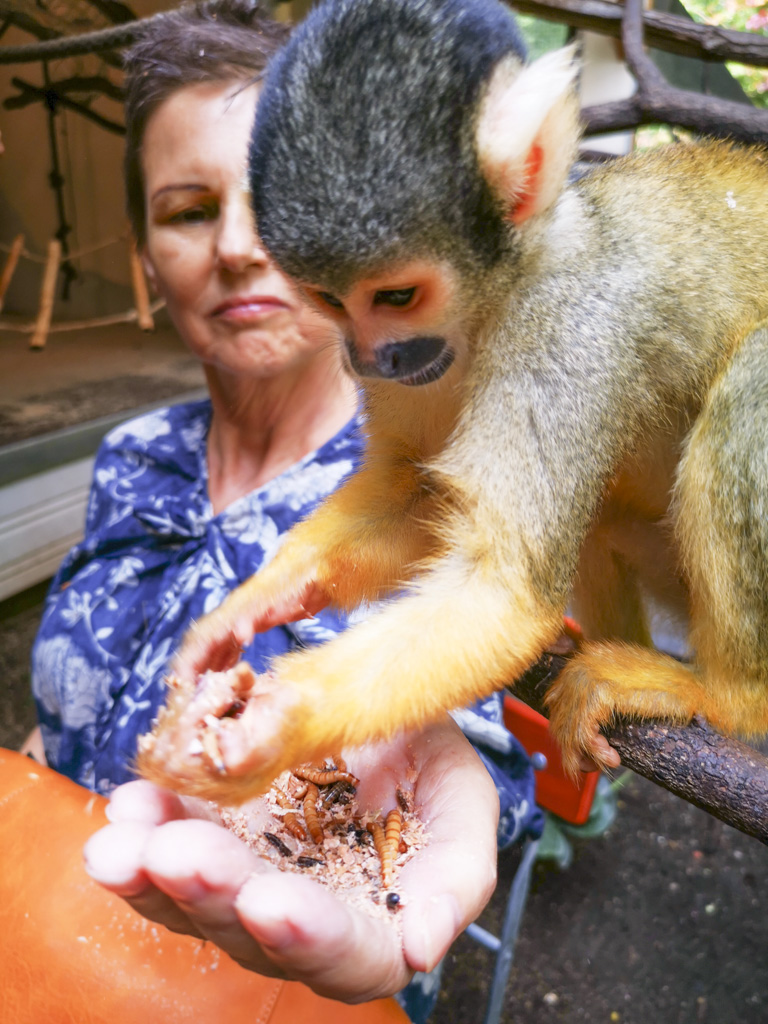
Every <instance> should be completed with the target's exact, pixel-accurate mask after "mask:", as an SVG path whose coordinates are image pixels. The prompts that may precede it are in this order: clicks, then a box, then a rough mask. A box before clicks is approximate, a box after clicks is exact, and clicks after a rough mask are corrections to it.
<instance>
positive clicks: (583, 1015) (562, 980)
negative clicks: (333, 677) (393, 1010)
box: [0, 336, 768, 1024]
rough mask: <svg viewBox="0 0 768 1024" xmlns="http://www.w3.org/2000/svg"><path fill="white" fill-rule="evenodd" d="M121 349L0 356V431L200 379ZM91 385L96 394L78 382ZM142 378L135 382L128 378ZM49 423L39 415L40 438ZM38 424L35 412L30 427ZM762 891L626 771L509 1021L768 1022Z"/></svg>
mask: <svg viewBox="0 0 768 1024" xmlns="http://www.w3.org/2000/svg"><path fill="white" fill-rule="evenodd" d="M6 340H7V339H6ZM119 341H120V338H118V339H117V341H116V342H115V345H114V347H113V348H112V349H111V356H110V367H111V369H110V370H109V372H106V371H104V370H101V371H99V368H98V366H97V365H96V362H95V361H96V359H97V356H98V352H97V350H96V347H95V346H94V347H93V348H92V350H91V351H89V352H88V354H87V357H85V358H83V359H80V358H79V357H78V356H77V355H76V349H75V343H74V342H63V341H61V342H57V343H56V344H55V345H53V344H51V348H50V353H52V354H50V353H49V352H48V351H46V352H43V353H37V354H34V355H30V356H29V357H28V358H26V357H25V356H24V355H22V354H21V352H20V350H19V349H18V346H17V344H16V342H15V341H14V342H13V345H14V351H15V353H16V354H15V356H14V360H15V362H14V360H11V362H12V363H13V364H14V365H18V366H19V367H20V369H18V370H17V372H16V375H15V381H14V382H12V383H11V384H9V383H8V381H9V376H8V373H6V372H5V370H7V369H8V365H9V364H7V360H6V356H7V353H8V348H2V349H0V353H2V358H3V360H4V363H6V364H7V365H6V366H5V369H4V373H3V374H0V425H2V424H3V422H6V423H7V422H8V417H9V416H11V415H13V416H16V417H19V416H23V418H24V419H26V420H27V421H29V416H27V415H26V414H24V413H23V410H22V411H21V412H20V411H18V410H19V409H20V403H22V400H23V399H24V397H25V395H34V396H36V397H37V396H44V404H45V405H46V406H47V408H48V409H49V410H53V412H52V413H51V415H52V416H53V419H54V420H55V417H56V412H55V410H56V409H58V410H59V415H60V416H61V417H62V419H61V420H59V421H58V422H60V423H61V424H62V425H63V423H64V422H72V416H75V420H76V421H77V420H80V419H83V418H89V417H97V416H100V415H104V414H106V413H110V412H112V411H114V403H115V401H116V400H117V398H118V397H119V399H120V401H121V403H122V402H123V401H124V400H125V396H126V395H127V394H129V393H130V389H131V386H132V383H133V385H135V384H137V383H138V385H139V393H138V394H137V395H136V398H135V401H134V402H133V405H142V404H145V403H146V402H147V401H151V400H152V399H153V398H154V397H156V396H157V397H162V396H163V395H165V394H166V393H167V392H166V391H164V390H163V391H162V395H161V394H158V393H157V388H158V385H157V384H150V382H149V380H148V379H147V378H154V379H155V380H157V379H162V380H163V381H164V383H163V384H162V385H159V387H160V388H161V390H162V389H164V388H170V389H171V392H172V391H173V386H174V380H179V378H180V377H181V378H183V380H182V381H181V386H180V387H179V389H178V390H179V391H184V390H188V389H189V388H190V387H193V386H195V384H196V383H197V380H196V379H195V376H194V372H193V368H190V367H189V365H188V361H185V358H184V356H183V353H179V351H178V350H177V349H175V348H174V346H173V344H172V343H171V342H168V341H167V339H166V340H163V341H162V346H165V348H163V352H162V353H161V354H160V355H158V354H157V353H156V352H153V351H152V346H151V345H150V343H149V342H148V341H147V340H146V339H144V338H142V336H138V337H132V338H131V339H130V340H129V341H128V342H127V348H126V346H125V345H124V346H123V348H124V349H125V350H126V351H125V352H123V354H122V355H121V354H120V353H121V351H122V349H121V348H120V345H119V344H118V342H119ZM4 344H5V341H4V339H0V345H4ZM89 344H90V343H89ZM162 346H161V347H162ZM47 357H48V358H47ZM29 360H34V363H33V364H31V363H30V362H29ZM136 362H139V363H140V365H139V367H138V371H137V369H136V367H135V365H134V364H135V363H136ZM78 363H79V370H78ZM30 367H32V369H30ZM11 368H12V367H11ZM84 368H85V373H83V370H84ZM179 371H182V372H181V373H180V374H179ZM46 374H48V375H49V376H50V378H51V379H49V380H48V381H47V382H46V380H45V377H46ZM177 374H179V376H177ZM25 375H26V376H25ZM68 375H69V377H68ZM83 376H86V377H88V378H89V379H90V380H91V381H92V383H93V386H92V387H90V388H88V387H85V388H83V380H82V377H83ZM137 376H138V377H139V381H138V382H137V381H136V380H133V382H131V381H130V380H129V379H128V378H136V377H137ZM70 378H71V379H70ZM118 378H121V379H120V380H119V382H117V380H118ZM105 379H111V381H112V383H108V384H105V383H103V382H104V380H105ZM19 380H24V381H26V384H25V385H24V387H22V386H21V385H19V383H18V382H19ZM25 387H26V390H25ZM4 388H5V392H4V391H3V389H4ZM39 400H40V402H41V403H43V397H40V399H39ZM22 404H23V403H22ZM11 405H14V406H15V407H16V409H17V412H13V410H11V408H10V406H11ZM130 405H131V403H130V402H129V403H128V405H126V408H130ZM75 409H79V410H80V412H79V414H78V415H75V413H74V412H73V410H75ZM4 417H5V419H4ZM67 417H69V418H67ZM51 422H52V419H51V418H50V417H47V418H46V419H45V429H50V424H51ZM18 423H19V420H18V418H17V424H18ZM42 423H43V417H42V416H41V417H40V420H39V421H38V422H37V423H36V425H35V427H34V428H33V429H32V431H31V432H32V433H36V432H38V431H39V428H40V426H41V425H42ZM5 440H7V438H6V439H5ZM0 443H1V442H0ZM43 593H44V588H42V587H39V588H36V590H33V591H30V592H27V593H26V594H24V595H22V596H21V597H20V598H16V599H11V600H9V601H6V602H4V603H2V604H0V678H2V679H3V680H4V681H5V685H4V687H3V689H2V691H0V745H2V746H7V747H16V746H18V744H19V743H20V742H21V740H22V739H23V737H24V736H25V734H26V733H27V732H28V730H29V729H30V728H31V726H32V725H33V724H34V711H33V708H32V704H31V701H30V698H29V695H28V694H29V677H28V658H29V648H30V645H31V643H32V639H33V637H34V633H35V629H36V625H37V620H38V617H39V613H40V601H41V600H42V597H43ZM516 863H517V854H516V853H515V852H511V853H509V854H504V855H502V861H501V865H500V881H499V887H498V889H497V892H496V895H495V896H494V898H493V900H492V901H491V904H490V905H489V908H488V909H487V911H486V913H485V914H484V916H483V918H482V919H481V923H482V924H484V925H485V926H486V927H487V928H489V929H491V930H498V928H499V926H500V915H501V913H502V911H503V907H504V903H505V899H506V891H507V889H508V887H509V883H510V879H511V876H512V873H513V872H514V869H515V866H516ZM767 882H768V849H767V848H766V847H765V846H763V845H762V844H761V843H759V842H757V841H756V840H754V839H750V838H748V837H747V836H744V835H742V834H741V833H739V832H736V831H734V830H733V829H732V828H729V827H728V826H726V825H723V824H721V823H720V822H719V821H717V820H715V819H714V818H711V817H710V816H709V815H707V814H705V813H704V812H703V811H700V810H698V809H697V808H694V807H692V806H690V805H688V804H686V803H684V802H682V801H680V800H679V799H677V798H676V797H673V796H671V795H670V794H668V793H666V792H665V791H663V790H660V789H658V788H657V787H655V786H654V785H652V784H651V783H649V782H647V781H645V780H644V779H641V778H639V777H637V776H630V777H629V781H628V782H627V784H626V785H625V786H624V787H623V789H622V790H621V796H620V801H619V812H618V816H617V818H616V821H615V822H614V824H613V825H612V826H611V827H610V829H609V831H608V832H607V833H606V834H605V835H604V836H602V837H601V838H599V839H593V840H589V841H582V842H580V843H577V845H576V855H575V858H574V861H573V863H572V865H571V866H570V867H569V868H568V869H567V870H564V871H559V870H558V869H557V868H555V867H554V866H552V865H551V864H549V863H540V864H538V865H537V867H536V869H535V872H534V880H533V887H532V891H531V895H530V898H529V901H528V906H527V908H526V913H525V917H524V920H523V925H522V931H521V934H520V939H519V942H518V946H517V951H516V956H515V965H514V967H513V970H512V975H511V979H510V984H509V987H508V993H507V999H506V1003H505V1008H504V1013H503V1015H502V1021H503V1024H513V1022H514V1024H549V1022H552V1024H555V1022H557V1024H576V1022H583V1021H586V1022H589V1024H603V1022H605V1024H613V1022H621V1024H767V1022H768V919H766V918H764V917H763V913H764V910H765V901H764V900H763V901H762V902H761V897H760V892H761V891H762V889H763V886H765V885H766V884H767ZM761 906H762V907H763V910H761V909H760V908H761ZM491 969H492V957H491V955H490V954H489V953H487V952H486V951H485V950H483V949H482V948H480V947H479V946H477V945H475V943H473V942H472V941H471V940H470V939H468V938H467V937H466V936H462V937H461V938H460V939H459V940H458V941H457V942H456V944H455V946H454V947H453V949H452V951H451V952H450V953H449V956H448V964H447V967H446V972H445V976H444V984H443V989H442V991H441V995H440V1001H439V1004H438V1008H437V1011H436V1013H435V1015H434V1017H433V1022H434V1024H479V1022H480V1021H481V1020H482V1016H483V1008H484V1004H485V995H486V990H487V984H488V980H489V977H490V973H491ZM41 1024H44V1022H41ZM296 1024H305V1022H303V1021H302V1022H298V1021H297V1022H296ZM306 1024H309V1022H306Z"/></svg>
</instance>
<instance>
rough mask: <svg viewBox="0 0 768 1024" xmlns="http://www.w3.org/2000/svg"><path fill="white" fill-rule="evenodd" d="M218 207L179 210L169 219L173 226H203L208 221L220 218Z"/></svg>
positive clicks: (191, 207)
mask: <svg viewBox="0 0 768 1024" xmlns="http://www.w3.org/2000/svg"><path fill="white" fill-rule="evenodd" d="M218 212H219V208H218V206H216V205H214V204H213V203H211V204H210V205H206V206H203V205H200V206H190V207H189V209H186V210H179V211H178V212H177V213H173V214H171V216H170V217H169V218H168V219H169V221H170V223H171V224H201V223H202V222H203V221H206V220H214V219H215V218H216V217H217V216H218Z"/></svg>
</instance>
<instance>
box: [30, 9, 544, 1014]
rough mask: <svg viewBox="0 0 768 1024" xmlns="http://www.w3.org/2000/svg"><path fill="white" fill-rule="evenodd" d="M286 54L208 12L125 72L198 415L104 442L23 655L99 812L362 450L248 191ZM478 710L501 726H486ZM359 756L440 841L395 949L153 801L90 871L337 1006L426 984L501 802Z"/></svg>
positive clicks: (171, 921) (185, 15) (466, 764)
mask: <svg viewBox="0 0 768 1024" xmlns="http://www.w3.org/2000/svg"><path fill="white" fill-rule="evenodd" d="M282 38H283V30H282V29H281V28H280V27H279V26H276V25H275V24H274V23H273V22H270V21H268V20H267V19H265V18H264V17H262V16H261V15H260V14H259V13H258V10H257V7H256V5H254V3H252V2H249V0H229V2H227V0H220V2H213V3H206V4H201V5H198V6H196V7H191V6H190V7H184V8H181V9H179V10H177V11H172V12H169V13H168V14H167V15H164V16H163V17H161V18H158V19H155V20H153V21H152V22H150V23H148V27H147V32H146V34H145V35H144V36H143V37H142V40H141V41H140V42H139V43H138V44H137V45H136V46H135V47H134V49H133V51H132V52H131V54H130V56H129V59H128V63H127V70H128V78H127V96H128V100H127V106H126V122H127V128H128V133H127V145H126V179H127V186H128V201H129V212H130V215H131V220H132V223H133V227H134V230H135V232H136V235H137V239H138V243H139V248H140V251H141V252H142V256H143V260H144V264H145V267H146V270H147V273H148V275H149V277H150V279H151V281H152V283H153V285H154V287H155V289H156V291H157V292H158V293H159V294H160V295H161V296H163V298H165V300H166V304H167V308H168V311H169V314H170V316H171V318H172V320H173V322H174V324H175V326H176V327H177V329H178V330H179V333H180V334H181V336H182V338H183V339H184V341H185V342H186V344H187V345H188V346H189V347H190V349H191V350H192V351H193V352H194V353H195V354H196V355H197V356H198V357H199V358H200V359H201V361H202V364H203V367H204V370H205V375H206V380H207V383H208V388H209V392H210V400H209V401H206V402H202V403H196V404H191V405H181V406H176V407H174V408H171V409H165V410H160V411H158V412H154V413H151V414H149V415H147V416H143V417H141V418H139V419H137V420H134V421H132V422H129V423H127V424H125V425H124V426H122V427H120V428H118V429H117V430H116V431H113V432H112V433H111V434H110V435H109V436H108V437H107V438H106V440H105V442H104V444H103V445H102V448H101V449H100V452H99V455H98V457H97V461H96V468H95V474H94V484H93V489H92V494H91V499H90V502H89V508H88V521H87V528H86V536H85V539H84V541H83V542H82V543H81V544H80V545H79V546H78V547H77V548H76V549H75V550H74V551H73V552H72V553H71V554H70V556H69V557H68V558H67V560H66V562H65V564H64V565H63V566H62V569H61V570H60V572H59V574H58V575H57V577H56V579H55V581H54V584H53V587H52V590H51V594H50V596H49V599H48V603H47V606H46V610H45V614H44V617H43V621H42V624H41V629H40V634H39V637H38V639H37V642H36V645H35V649H34V655H33V688H34V694H35V698H36V701H37V705H38V710H39V718H40V723H41V728H42V733H43V738H44V741H45V748H46V755H47V758H48V761H49V763H50V764H52V766H53V767H55V768H57V769H58V770H59V771H61V772H63V773H65V774H67V775H69V776H70V777H71V778H73V779H75V780H76V781H78V782H80V783H81V784H83V785H86V786H88V787H90V788H92V789H95V790H97V791H99V792H105V793H107V792H110V791H111V790H112V789H113V787H114V786H115V784H116V783H121V782H125V781H127V780H128V779H131V778H132V777H133V775H132V771H131V764H132V760H133V756H134V753H135V749H136V741H137V737H138V736H139V735H140V734H141V733H143V732H145V731H147V730H148V729H149V728H150V725H151V723H152V720H153V718H154V717H155V715H156V712H157V709H158V708H159V707H160V705H161V704H162V702H163V700H164V682H163V677H164V673H165V671H166V666H167V662H168V659H169V657H170V655H171V653H172V651H173V650H174V648H175V647H176V645H177V644H178V642H179V640H180V639H181V636H182V634H183V632H184V631H185V630H186V628H187V627H188V625H189V624H190V622H191V621H192V620H193V619H195V618H197V617H198V616H200V615H202V614H204V613H205V612H206V611H208V610H209V609H210V608H211V607H214V606H215V605H217V604H218V603H220V601H221V600H222V599H223V597H224V596H225V595H226V593H227V592H228V591H229V590H231V589H233V588H234V587H235V586H236V585H237V584H238V583H239V582H240V581H241V580H243V579H244V578H245V577H247V576H248V575H250V574H251V573H253V572H254V571H256V570H257V569H258V568H259V567H260V566H261V565H262V564H263V563H264V561H265V560H266V559H268V558H269V556H270V554H271V552H272V551H273V550H274V548H275V546H276V545H277V544H278V543H279V541H280V538H281V537H282V535H283V534H284V533H285V532H286V530H287V529H289V528H290V526H291V525H292V524H293V523H294V522H295V521H296V520H297V519H299V518H301V517H302V516H304V515H305V514H307V513H308V512H309V511H310V510H311V509H312V508H313V507H314V505H315V504H316V503H317V501H318V500H320V499H321V498H323V497H324V496H326V495H327V494H329V493H330V492H331V491H332V490H333V489H334V488H335V487H336V486H337V485H338V484H339V483H340V482H341V480H342V479H343V478H344V477H345V476H346V475H347V474H348V473H349V472H351V471H352V470H353V469H354V467H355V464H356V461H357V459H358V457H359V453H360V450H361V446H362V436H361V426H360V423H359V421H358V420H357V418H356V395H355V387H354V384H353V382H352V381H351V380H350V378H349V377H348V376H347V375H346V374H345V373H344V371H343V370H342V366H341V361H340V356H339V347H338V345H337V343H336V341H337V339H336V337H335V335H334V333H333V329H332V328H331V327H330V326H329V325H328V324H327V323H326V322H325V321H323V320H322V319H320V318H319V317H318V316H317V314H315V313H313V312H311V311H310V310H308V309H307V308H305V307H304V306H303V305H302V303H301V302H300V300H299V298H298V296H297V294H296V292H295V291H294V290H293V288H292V287H291V285H290V284H289V283H288V282H287V281H286V279H285V278H283V277H282V275H281V274H280V273H279V272H278V271H277V270H276V268H275V267H274V266H273V265H272V264H271V263H270V261H269V259H268V257H267V255H266V253H265V252H264V250H263V248H262V246H261V244H260V242H259V240H258V237H257V235H256V234H255V231H254V226H253V223H252V218H251V213H250V208H249V205H248V196H247V193H246V191H245V186H244V181H245V162H246V156H247V145H248V138H249V132H250V126H251V123H252V121H253V117H254V114H255V110H256V102H257V96H258V85H257V84H256V81H255V80H256V79H257V78H258V77H259V76H260V74H261V72H262V71H263V68H264V65H265V63H266V61H267V59H268V58H269V56H270V55H271V54H272V53H274V52H275V51H276V49H277V48H278V47H279V45H280V43H281V41H282ZM343 626H344V622H343V621H342V620H341V619H340V618H339V617H337V616H335V615H333V613H322V614H321V615H320V616H318V617H317V618H315V619H311V620H304V621H302V622H298V623H292V624H288V625H286V626H282V627H278V628H275V629H273V630H270V631H269V632H268V633H265V634H262V635H259V636H257V637H256V638H255V639H254V641H253V643H252V644H251V646H250V647H249V648H248V649H247V650H246V651H245V652H244V657H245V659H246V660H248V661H249V662H250V663H251V664H253V665H254V666H255V667H256V669H257V670H262V669H263V668H264V667H265V665H266V664H267V663H268V661H269V659H270V658H271V657H272V656H273V655H275V654H278V653H282V652H283V651H286V650H289V649H290V648H292V647H294V646H297V645H300V644H305V643H313V642H317V641H319V640H322V639H325V638H326V637H328V636H330V635H332V633H334V632H337V631H338V630H339V629H341V628H343ZM489 708H490V710H489V712H488V713H489V714H490V716H491V717H493V716H496V717H497V718H498V714H499V709H498V704H494V702H490V704H489ZM492 724H493V723H492ZM357 758H358V760H357V762H352V763H351V767H352V769H353V770H354V768H355V767H359V768H364V769H365V772H366V775H367V776H369V777H371V778H374V779H375V778H376V776H377V774H378V772H377V769H379V768H381V767H382V766H386V767H387V773H386V776H387V778H388V779H390V780H391V779H392V778H393V776H392V768H393V767H394V768H398V767H399V768H400V769H401V770H403V771H404V770H405V765H406V763H407V762H408V759H410V760H411V761H415V763H416V765H417V767H418V769H419V772H420V775H419V784H418V789H417V794H416V795H417V800H418V801H419V803H420V808H421V812H422V814H423V815H424V816H425V817H426V818H427V819H428V820H429V827H430V830H431V834H432V842H431V845H430V849H429V854H428V856H426V857H424V858H423V859H421V860H420V861H418V860H417V859H414V861H413V862H411V863H412V865H413V867H411V869H410V873H409V875H408V876H407V877H405V876H404V878H403V896H404V897H405V899H404V901H403V902H404V910H403V912H402V913H401V914H400V919H401V921H402V926H403V939H402V943H401V940H400V938H399V937H398V936H397V935H396V933H395V931H394V929H392V928H391V927H390V926H389V924H388V923H387V922H384V923H382V922H371V921H369V920H368V919H367V918H366V919H365V920H362V919H361V915H360V914H359V913H357V912H353V911H352V910H350V909H349V908H348V907H347V906H345V905H344V904H342V903H340V902H339V901H338V900H336V899H335V898H334V897H331V896H330V895H329V894H328V893H327V892H325V891H324V890H320V889H319V888H318V887H317V886H315V885H313V884H312V883H311V882H308V881H307V880H305V879H303V878H299V877H296V876H289V875H285V874H279V873H278V874H277V875H275V874H274V873H267V872H266V871H265V870H264V867H263V865H261V864H259V863H258V862H257V860H256V858H255V857H254V856H253V854H251V853H250V851H249V850H247V849H246V848H245V847H244V846H243V845H242V844H241V843H240V842H239V841H238V840H237V839H235V837H234V836H233V835H231V834H230V833H228V832H225V831H224V830H223V829H221V828H219V827H217V826H215V825H213V824H212V823H210V822H208V821H201V820H198V817H199V816H200V815H201V814H203V816H204V813H203V812H202V811H200V809H199V807H198V806H197V805H193V804H191V803H190V802H189V801H181V800H179V799H178V798H177V797H175V796H172V795H170V794H167V793H163V792H162V791H160V790H157V789H155V788H154V787H152V786H149V785H148V784H147V783H144V782H133V783H130V784H129V785H128V786H126V787H123V788H122V789H119V790H117V792H116V793H115V795H114V797H113V801H112V805H111V806H112V810H111V815H110V816H111V817H112V819H113V821H114V822H115V824H114V825H112V826H110V827H108V828H107V829H106V830H104V831H103V832H101V833H98V834H97V835H96V836H95V837H94V838H93V840H92V841H91V842H90V843H89V846H88V849H87V863H88V866H89V870H90V871H91V873H92V874H93V876H94V877H95V878H97V880H99V881H101V882H102V883H103V884H104V885H106V886H107V887H108V888H110V889H112V890H113V891H114V892H117V893H119V894H120V895H122V896H125V897H126V898H127V899H128V900H129V902H131V903H132V905H133V906H135V907H136V908H137V909H139V910H140V911H141V912H142V913H144V914H145V915H146V916H149V917H152V918H153V919H155V920H159V921H161V922H162V923H164V924H167V925H169V926H170V927H172V928H174V929H177V930H183V931H187V932H191V933H193V934H199V935H202V936H204V937H206V938H210V939H212V940H213V941H215V942H216V943H217V944H218V945H220V946H221V947H222V948H223V949H224V950H225V951H227V952H228V953H230V955H232V956H233V957H234V958H235V959H236V960H238V961H239V962H241V963H243V964H245V965H247V966H249V967H251V968H253V969H255V970H257V971H259V972H260V973H265V974H271V975H275V976H289V977H291V978H297V979H299V980H302V981H304V982H305V983H306V984H308V985H310V987H312V988H314V989H315V990H316V991H318V992H320V993H321V994H325V995H330V996H332V997H334V998H337V999H345V1000H349V1001H359V1000H363V999H370V998H373V997H375V996H379V995H387V994H390V993H393V992H396V991H398V990H399V989H401V988H402V987H403V985H405V984H406V982H407V981H408V979H409V977H410V976H411V974H412V972H413V971H414V970H419V971H429V970H431V969H432V968H433V967H434V966H435V964H436V963H437V962H438V961H439V959H440V957H441V956H442V955H443V953H444V952H445V950H446V949H447V947H448V945H449V944H450V942H452V941H453V939H454V938H455V936H456V935H457V934H458V933H459V932H460V931H461V930H462V929H463V928H464V927H465V926H466V924H467V922H468V921H469V920H471V919H472V918H473V917H474V916H476V914H477V913H478V912H479V910H480V909H481V907H482V906H483V904H484V902H485V900H486V899H487V898H488V896H489V894H490V891H491V889H492V886H493V880H494V873H495V853H496V850H495V826H496V819H497V816H498V806H499V801H498V795H497V793H496V790H495V788H494V786H493V784H492V783H491V781H490V778H489V776H488V774H487V771H486V770H485V769H484V768H483V767H482V764H481V762H480V761H479V760H478V758H477V756H476V755H475V754H474V752H473V751H472V749H471V748H470V747H469V745H468V744H467V743H466V741H465V740H464V739H463V737H462V736H461V734H460V733H459V731H458V730H457V729H456V728H455V726H454V725H453V723H451V722H450V721H446V722H445V723H442V724H438V725H436V726H433V727H431V728H430V729H428V730H425V731H424V732H423V733H421V734H414V735H410V736H406V737H400V738H399V739H398V740H396V741H395V742H394V743H393V744H390V745H387V746H380V747H377V748H372V749H370V750H367V751H363V752H359V753H358V754H357ZM501 762H502V763H501V765H500V766H499V765H496V764H494V763H492V761H490V760H488V761H487V765H488V768H489V770H492V771H494V772H496V773H497V775H498V780H499V785H500V786H501V787H502V790H503V791H504V792H505V799H504V821H505V828H504V829H503V830H502V833H501V836H502V841H503V842H508V841H512V840H513V839H514V838H517V837H518V836H519V834H520V833H521V832H522V831H524V830H525V828H526V827H528V826H529V825H530V823H531V812H532V809H533V801H532V796H531V789H530V772H529V770H528V768H527V762H525V761H523V760H522V759H521V758H519V757H512V758H507V759H506V760H504V759H501ZM389 784H390V786H391V785H392V783H391V782H390V783H389ZM370 799H371V800H372V801H375V800H376V799H380V795H379V794H375V795H374V794H371V795H370Z"/></svg>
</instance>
